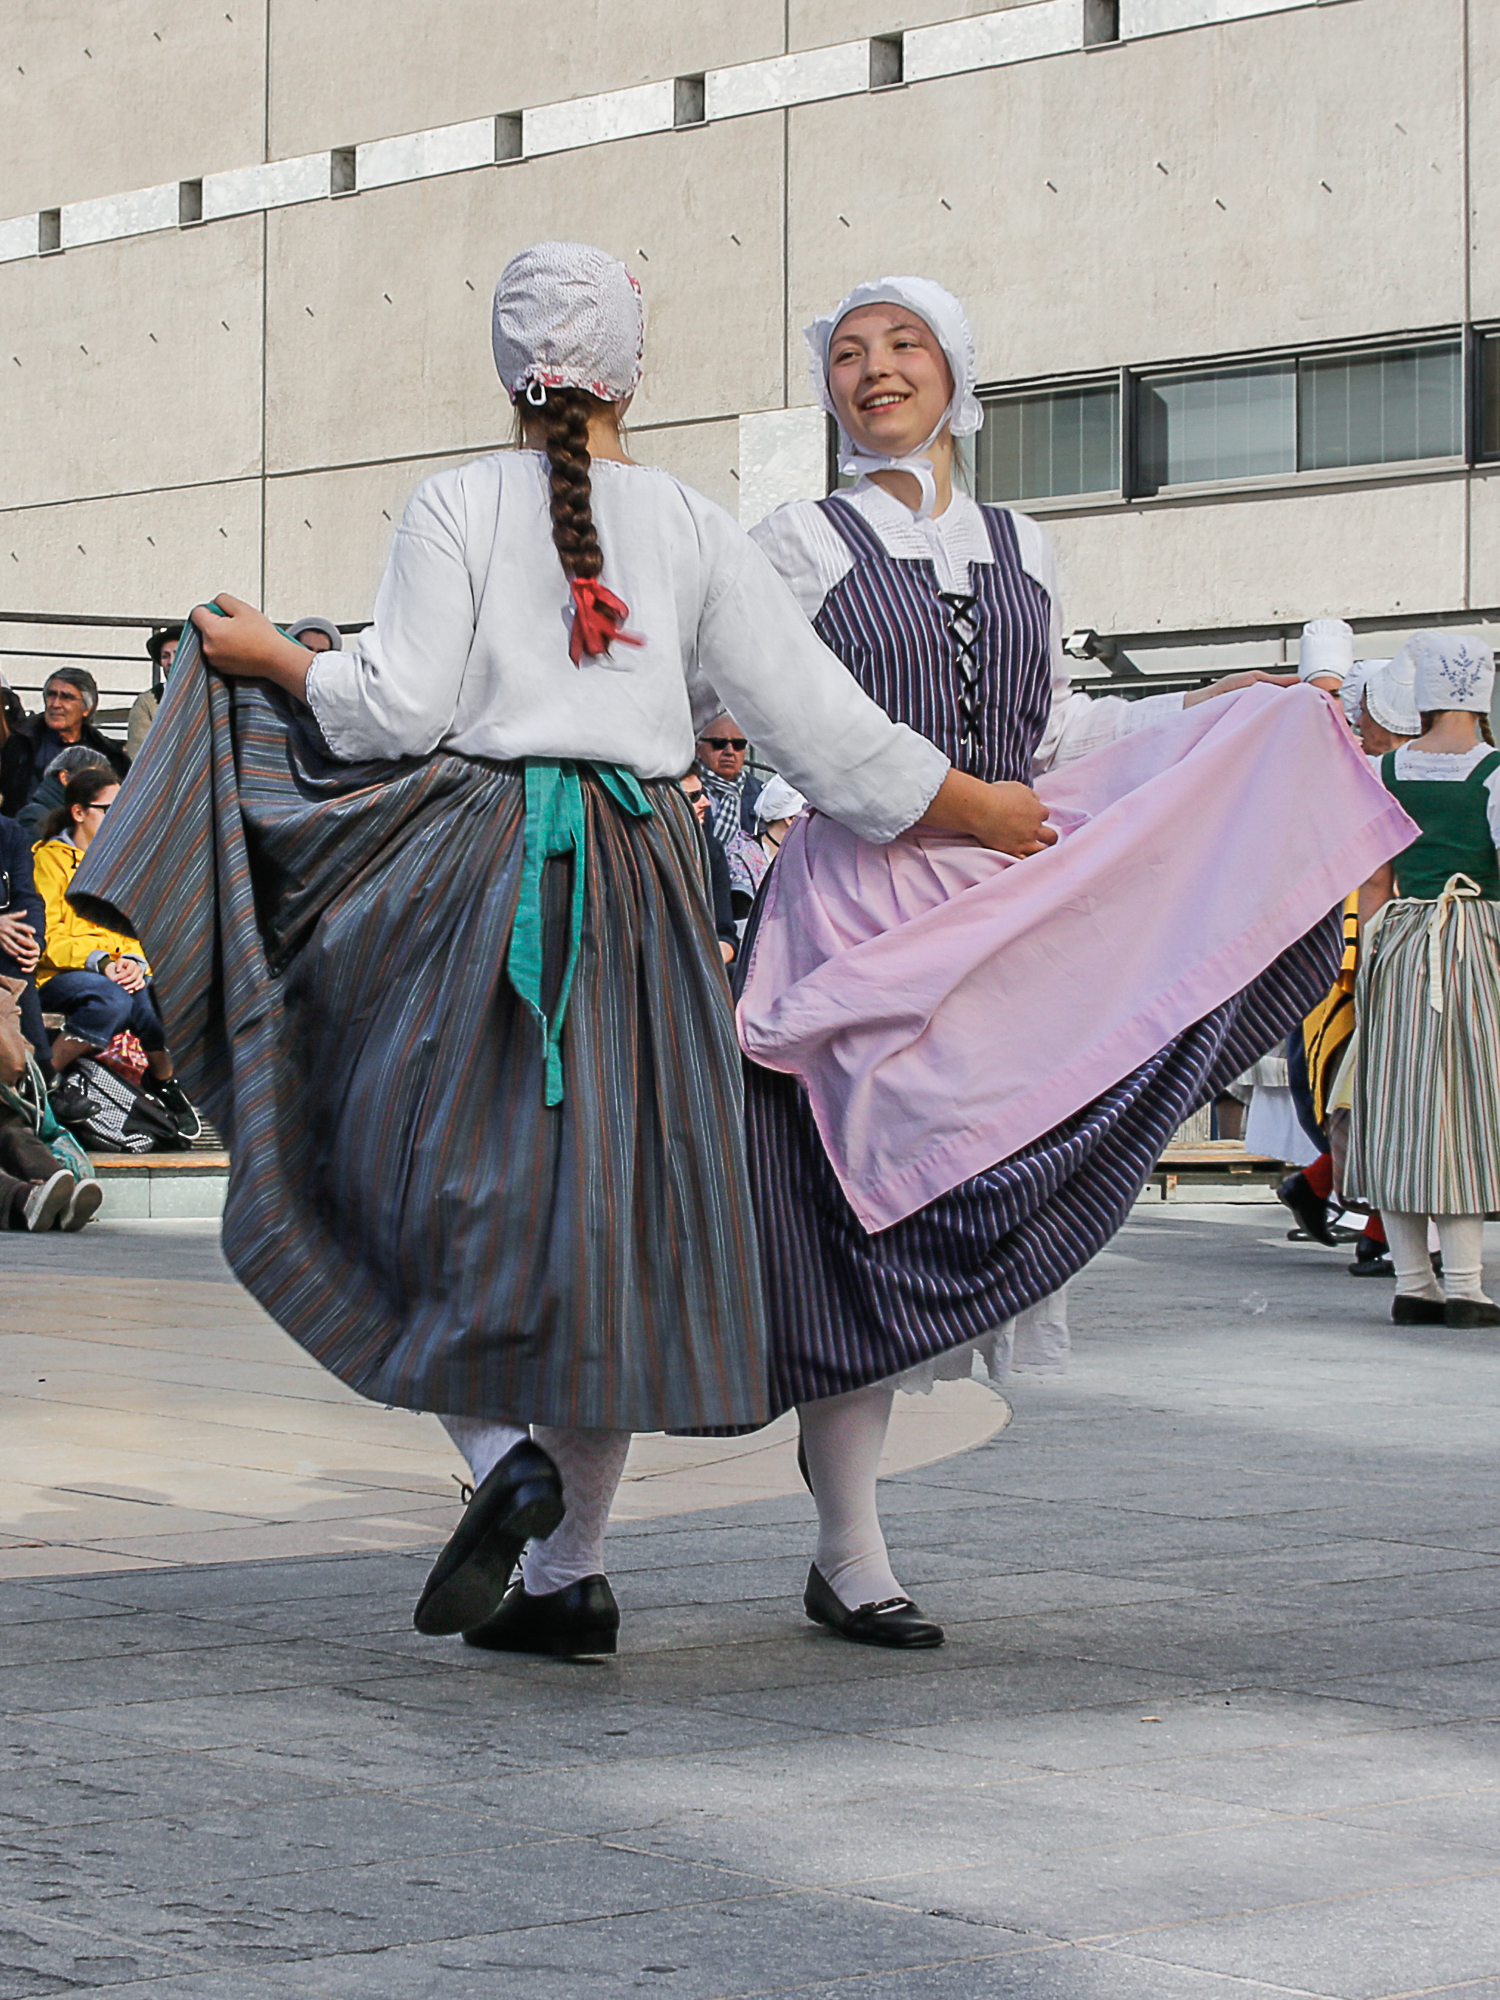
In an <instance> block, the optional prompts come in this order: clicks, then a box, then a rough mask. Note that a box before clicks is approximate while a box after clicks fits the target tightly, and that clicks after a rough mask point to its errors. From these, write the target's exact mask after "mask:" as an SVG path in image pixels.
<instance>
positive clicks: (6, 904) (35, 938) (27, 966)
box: [0, 772, 114, 1077]
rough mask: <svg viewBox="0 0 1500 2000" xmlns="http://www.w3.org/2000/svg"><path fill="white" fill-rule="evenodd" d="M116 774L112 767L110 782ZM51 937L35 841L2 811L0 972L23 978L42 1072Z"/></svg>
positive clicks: (21, 997) (29, 1028) (23, 1024)
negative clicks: (43, 961) (40, 989)
mask: <svg viewBox="0 0 1500 2000" xmlns="http://www.w3.org/2000/svg"><path fill="white" fill-rule="evenodd" d="M113 777H114V774H113V772H111V773H110V778H111V782H113ZM46 938H47V906H46V904H45V903H44V902H43V901H42V898H41V897H40V896H39V895H38V894H37V888H36V883H35V881H34V879H33V877H32V870H31V842H30V840H29V838H28V837H27V835H26V834H25V832H24V831H23V830H22V829H21V827H20V826H18V825H17V823H16V822H15V820H13V819H6V818H5V817H4V816H3V815H0V977H4V978H6V979H10V980H13V981H16V982H18V983H19V990H18V991H17V993H16V995H15V999H16V1006H17V1010H18V1014H19V1018H20V1028H21V1033H22V1034H23V1035H24V1036H25V1037H26V1039H27V1041H28V1042H30V1044H31V1047H32V1051H33V1053H34V1054H35V1056H36V1060H37V1064H38V1066H39V1068H40V1069H41V1071H42V1074H43V1076H44V1077H50V1075H51V1070H52V1061H51V1052H50V1050H49V1048H48V1046H47V1030H46V1027H45V1025H44V1023H43V1021H42V1003H41V1001H40V1000H39V999H38V998H37V990H36V978H35V973H36V968H37V963H38V961H39V960H40V958H41V955H42V946H43V945H44V944H45V942H46Z"/></svg>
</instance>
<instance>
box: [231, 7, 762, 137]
mask: <svg viewBox="0 0 1500 2000" xmlns="http://www.w3.org/2000/svg"><path fill="white" fill-rule="evenodd" d="M783 25H784V24H783V12H782V0H736V4H735V5H734V6H733V7H722V6H715V5H712V4H710V0H673V4H672V5H670V6H662V5H660V4H659V0H558V4H556V5H551V6H548V7H547V8H545V9H538V8H536V7H534V6H531V5H529V4H523V0H296V4H292V5H288V4H286V0H279V4H277V5H276V7H275V9H274V11H273V14H272V23H271V73H272V92H271V114H270V130H271V151H272V154H273V155H275V154H279V153H301V152H307V151H309V150H310V149H311V148H312V147H314V146H346V145H352V144H354V143H355V142H356V141H357V140H361V139H379V138H387V137H394V136H395V135H397V134H399V133H402V132H415V131H419V130H421V129H422V128H423V127H424V126H429V125H442V124H449V123H454V122H457V121H459V120H461V119H466V118H482V117H484V116H485V115H486V114H487V113H493V112H498V111H517V110H520V109H521V108H522V106H527V105H544V104H549V103H552V102H555V101H557V100H561V99H565V98H570V97H588V96H591V95H593V94H594V93H595V92H596V91H601V90H621V89H626V88H628V87H630V86H631V85H634V84H640V83H649V82H654V81H656V80H658V79H660V78H663V77H667V78H670V77H673V76H685V75H692V74H698V73H701V72H702V71H703V70H705V69H708V68H710V67H711V66H713V65H715V64H719V63H733V62H752V61H754V60H755V59H756V58H757V57H760V56H769V55H779V54H780V53H781V50H782V47H783Z"/></svg>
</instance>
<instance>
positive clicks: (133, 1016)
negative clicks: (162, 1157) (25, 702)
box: [31, 766, 199, 1138]
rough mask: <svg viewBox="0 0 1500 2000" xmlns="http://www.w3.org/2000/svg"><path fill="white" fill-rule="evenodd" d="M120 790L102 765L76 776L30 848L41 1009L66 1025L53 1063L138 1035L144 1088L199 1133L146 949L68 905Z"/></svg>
mask: <svg viewBox="0 0 1500 2000" xmlns="http://www.w3.org/2000/svg"><path fill="white" fill-rule="evenodd" d="M119 789H120V785H119V780H118V779H117V778H116V777H115V774H114V772H113V771H110V770H106V769H104V768H103V767H102V766H100V767H93V768H90V769H88V770H83V771H78V772H76V773H75V774H74V775H73V777H72V778H71V779H70V780H69V782H68V786H67V789H66V791H65V792H64V793H63V802H62V804H61V805H60V806H59V807H58V808H57V810H56V812H54V813H53V814H52V815H51V817H50V818H49V819H47V820H46V821H45V823H44V825H43V829H42V838H41V839H40V840H39V841H38V842H37V844H36V846H35V847H34V848H33V849H32V850H31V852H32V859H33V863H34V868H35V875H36V886H37V893H38V894H39V895H40V896H41V897H42V900H43V901H44V902H45V903H46V905H47V942H46V945H45V946H44V948H43V951H42V956H41V961H40V963H39V964H38V966H37V969H36V983H37V985H38V987H39V988H41V989H42V990H43V1004H44V1005H45V1006H46V1007H47V1008H48V1009H49V1010H50V1011H55V1012H57V1013H60V1014H62V1015H63V1017H64V1019H65V1022H66V1026H65V1027H64V1028H63V1031H62V1033H61V1034H60V1035H59V1036H58V1037H57V1039H56V1041H54V1042H53V1044H52V1066H53V1068H54V1069H55V1070H56V1071H57V1073H58V1076H59V1077H61V1076H62V1075H63V1072H64V1071H65V1070H66V1069H67V1067H68V1065H69V1064H70V1063H74V1062H76V1061H77V1060H78V1058H79V1057H80V1056H85V1055H95V1054H97V1053H98V1051H99V1050H100V1049H103V1048H107V1047H108V1046H109V1044H110V1043H111V1042H112V1041H113V1040H114V1038H115V1036H116V1035H118V1034H121V1033H123V1032H124V1030H125V1029H127V1028H128V1029H130V1030H132V1032H133V1033H134V1034H135V1035H136V1037H137V1038H138V1040H139V1041H140V1044H141V1047H142V1048H143V1049H144V1050H145V1051H146V1068H147V1072H148V1074H147V1079H146V1086H145V1087H146V1088H147V1089H148V1090H150V1091H151V1092H152V1094H153V1095H154V1096H155V1097H156V1098H157V1099H158V1100H159V1101H160V1103H161V1104H162V1106H163V1107H164V1109H165V1110H166V1111H167V1113H168V1115H169V1116H170V1117H171V1119H172V1122H173V1123H174V1124H175V1125H176V1126H177V1127H178V1129H179V1130H180V1131H181V1132H182V1133H183V1135H184V1137H189V1138H190V1137H193V1136H194V1135H195V1133H196V1131H197V1130H198V1129H199V1121H198V1115H197V1113H196V1112H195V1111H194V1109H193V1107H192V1104H191V1103H190V1102H189V1100H188V1097H187V1094H186V1092H185V1091H184V1090H183V1088H182V1085H181V1084H180V1083H178V1081H177V1079H176V1077H175V1076H174V1075H173V1073H172V1058H171V1056H170V1055H168V1053H167V1037H166V1031H165V1030H164V1028H163V1027H162V1019H161V1015H160V1013H159V1012H158V1010H157V1005H156V1000H155V996H154V995H153V994H152V991H151V967H150V965H149V964H148V963H147V960H146V954H145V952H144V951H143V950H142V949H141V946H140V945H139V943H138V942H137V941H136V939H134V938H132V937H126V936H125V935H124V934H123V933H122V932H120V931H111V930H106V929H105V928H104V926H103V925H102V924H96V923H93V922H92V921H91V920H90V919H89V918H87V917H85V916H83V915H82V914H81V913H80V912H79V911H78V910H75V909H74V908H73V905H72V904H71V903H70V902H69V901H68V889H69V886H70V885H71V883H72V880H73V877H74V875H75V874H76V873H77V872H78V864H79V862H80V861H82V859H83V857H84V853H85V851H86V849H87V847H88V844H89V842H90V841H91V840H92V839H93V837H94V835H95V834H96V833H97V832H98V831H99V829H100V827H102V826H103V824H104V815H105V814H106V813H107V812H108V811H109V808H110V805H111V804H112V802H113V800H114V796H115V794H116V792H118V791H119Z"/></svg>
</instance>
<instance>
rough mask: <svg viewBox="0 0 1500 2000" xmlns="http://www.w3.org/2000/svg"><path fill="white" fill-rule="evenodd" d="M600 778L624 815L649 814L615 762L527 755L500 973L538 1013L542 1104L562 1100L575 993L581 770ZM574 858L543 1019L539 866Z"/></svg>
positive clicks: (584, 853)
mask: <svg viewBox="0 0 1500 2000" xmlns="http://www.w3.org/2000/svg"><path fill="white" fill-rule="evenodd" d="M582 771H587V772H588V773H589V775H590V776H591V777H593V778H595V779H597V780H598V782H599V783H600V784H601V785H602V786H603V787H604V789H605V791H606V792H608V793H609V795H610V797H611V798H612V799H613V800H614V802H615V804H616V805H617V806H619V808H620V809H621V811H622V812H626V813H629V814H630V816H631V818H632V819H649V818H650V817H651V811H652V807H651V801H650V799H648V798H647V796H646V794H645V791H644V790H643V789H642V786H641V782H640V780H639V779H638V778H637V777H636V775H635V773H634V772H633V771H627V770H625V769H623V768H622V766H620V765H618V764H592V763H582V762H575V761H574V760H572V759H570V758H560V757H528V758H526V759H525V776H526V826H525V839H526V851H525V858H524V860H523V862H522V867H521V900H520V903H519V904H518V906H517V908H516V920H515V923H514V925H513V927H512V929H511V934H510V952H509V955H508V957H507V960H506V968H505V969H506V972H507V974H508V975H509V978H510V983H511V985H512V986H513V987H514V988H515V989H516V992H517V993H518V994H519V995H520V997H521V999H522V1000H523V1001H524V1002H525V1004H526V1006H527V1007H528V1008H529V1009H530V1011H531V1012H532V1013H533V1014H534V1015H535V1016H536V1020H537V1023H538V1025H539V1026H540V1028H541V1030H542V1047H543V1051H544V1056H545V1066H546V1101H547V1103H548V1104H549V1105H552V1104H561V1103H562V1098H563V1079H562V1049H561V1046H560V1043H561V1039H562V1031H563V1022H564V1020H565V1019H566V1018H567V1012H568V996H569V994H570V993H571V992H572V990H573V973H574V970H575V968H576V967H577V964H578V950H579V946H580V944H581V943H582V940H583V905H584V889H585V876H586V873H587V867H588V833H587V822H586V821H585V819H584V811H583V784H582V780H581V778H580V776H579V774H580V772H582ZM564 854H571V855H572V856H573V907H572V912H571V917H570V922H569V928H568V956H567V959H566V961H565V963H564V965H563V974H562V979H561V981H560V983H559V985H558V989H557V999H556V1002H555V1004H554V1006H553V1009H552V1013H551V1016H550V1017H549V1016H548V1014H547V1011H546V1009H545V1008H544V1007H543V1005H542V959H543V936H542V930H543V925H542V871H543V869H544V868H545V867H546V864H547V863H548V862H549V861H551V860H553V859H554V858H555V857H557V856H559V855H564Z"/></svg>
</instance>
